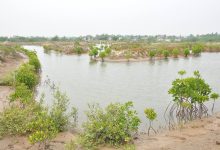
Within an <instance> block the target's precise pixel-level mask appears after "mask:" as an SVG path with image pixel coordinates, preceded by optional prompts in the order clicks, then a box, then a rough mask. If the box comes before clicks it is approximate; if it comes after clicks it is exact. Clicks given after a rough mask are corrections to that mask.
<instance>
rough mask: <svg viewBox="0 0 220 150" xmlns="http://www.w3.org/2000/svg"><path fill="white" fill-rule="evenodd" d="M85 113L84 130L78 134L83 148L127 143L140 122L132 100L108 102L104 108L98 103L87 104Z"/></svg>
mask: <svg viewBox="0 0 220 150" xmlns="http://www.w3.org/2000/svg"><path fill="white" fill-rule="evenodd" d="M86 114H87V118H88V120H87V121H86V122H85V123H84V124H83V129H84V132H83V133H82V134H81V135H80V143H81V144H82V145H83V146H84V147H85V148H91V147H95V146H97V145H99V144H111V145H114V146H118V145H120V144H126V143H129V142H131V141H132V135H133V133H135V132H137V130H138V126H139V124H140V119H139V118H138V116H137V112H136V111H135V110H134V109H133V103H132V102H127V103H125V104H121V103H114V104H110V105H108V106H107V107H106V108H105V109H104V110H103V109H102V108H100V107H99V105H89V111H87V113H86Z"/></svg>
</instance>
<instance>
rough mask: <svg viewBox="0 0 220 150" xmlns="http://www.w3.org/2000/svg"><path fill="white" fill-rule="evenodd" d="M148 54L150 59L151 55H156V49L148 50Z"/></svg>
mask: <svg viewBox="0 0 220 150" xmlns="http://www.w3.org/2000/svg"><path fill="white" fill-rule="evenodd" d="M148 56H149V57H150V58H151V59H152V58H153V57H155V56H156V51H155V50H150V51H149V52H148Z"/></svg>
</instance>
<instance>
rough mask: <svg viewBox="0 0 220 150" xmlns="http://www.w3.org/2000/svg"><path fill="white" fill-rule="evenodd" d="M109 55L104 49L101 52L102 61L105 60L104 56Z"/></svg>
mask: <svg viewBox="0 0 220 150" xmlns="http://www.w3.org/2000/svg"><path fill="white" fill-rule="evenodd" d="M106 56H107V54H106V52H105V51H102V52H100V53H99V57H100V58H101V59H102V62H104V58H105V57H106Z"/></svg>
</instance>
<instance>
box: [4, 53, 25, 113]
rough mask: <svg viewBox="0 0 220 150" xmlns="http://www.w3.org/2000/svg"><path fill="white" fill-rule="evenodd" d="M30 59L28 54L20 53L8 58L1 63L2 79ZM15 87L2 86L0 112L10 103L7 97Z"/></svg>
mask: <svg viewBox="0 0 220 150" xmlns="http://www.w3.org/2000/svg"><path fill="white" fill-rule="evenodd" d="M27 61H28V58H27V56H25V55H23V54H22V53H20V57H18V58H16V59H15V58H7V59H6V60H5V62H4V63H0V79H2V78H4V76H6V75H7V74H9V73H10V72H12V71H14V70H16V69H17V68H18V67H19V66H20V65H21V64H22V63H25V62H27ZM12 91H13V89H12V88H11V87H9V86H0V112H1V111H2V110H3V108H4V107H6V106H7V105H8V99H7V97H8V96H9V95H10V93H11V92H12Z"/></svg>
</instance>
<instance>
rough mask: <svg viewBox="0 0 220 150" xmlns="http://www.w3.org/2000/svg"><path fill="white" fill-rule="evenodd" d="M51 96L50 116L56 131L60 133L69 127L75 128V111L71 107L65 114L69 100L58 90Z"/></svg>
mask: <svg viewBox="0 0 220 150" xmlns="http://www.w3.org/2000/svg"><path fill="white" fill-rule="evenodd" d="M53 96H54V101H53V105H52V109H51V111H50V115H51V119H52V120H53V122H54V124H55V126H56V128H57V130H58V131H60V132H61V131H65V130H66V129H67V128H68V127H69V126H75V125H76V122H77V109H76V108H74V107H73V108H72V111H71V112H70V113H67V109H68V106H69V98H68V97H67V96H66V94H65V93H62V92H61V91H60V90H59V89H58V88H56V89H55V92H54V95H53ZM71 120H73V122H71Z"/></svg>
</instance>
